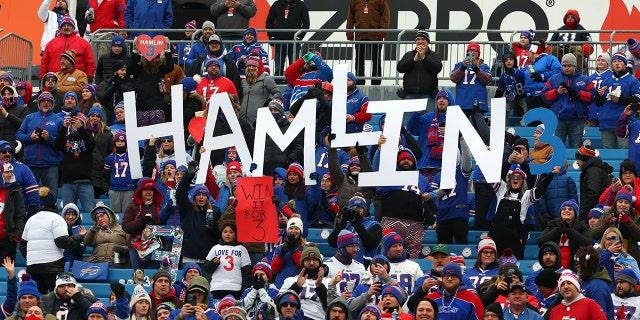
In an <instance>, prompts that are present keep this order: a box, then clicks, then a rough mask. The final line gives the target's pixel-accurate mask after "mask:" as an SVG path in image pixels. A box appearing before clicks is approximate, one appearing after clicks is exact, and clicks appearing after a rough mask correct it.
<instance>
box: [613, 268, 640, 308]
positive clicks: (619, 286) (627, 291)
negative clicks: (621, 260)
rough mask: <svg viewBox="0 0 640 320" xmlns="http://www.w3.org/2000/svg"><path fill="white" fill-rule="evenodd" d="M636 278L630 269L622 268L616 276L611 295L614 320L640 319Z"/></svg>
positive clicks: (639, 299) (639, 300) (639, 297)
mask: <svg viewBox="0 0 640 320" xmlns="http://www.w3.org/2000/svg"><path fill="white" fill-rule="evenodd" d="M637 285H638V277H637V276H636V273H635V272H633V270H632V269H629V268H623V269H622V270H620V271H618V273H617V274H616V290H615V291H613V293H612V294H611V300H613V308H614V310H615V316H616V319H631V320H638V319H640V294H639V293H640V292H638V290H636V286H637Z"/></svg>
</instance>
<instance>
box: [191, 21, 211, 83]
mask: <svg viewBox="0 0 640 320" xmlns="http://www.w3.org/2000/svg"><path fill="white" fill-rule="evenodd" d="M200 33H202V36H200V38H197V39H196V42H195V43H194V44H193V46H191V50H189V54H188V55H187V63H186V66H185V71H186V70H187V69H188V68H189V67H190V66H191V64H193V62H194V61H196V59H198V58H199V57H200V56H202V55H205V54H207V43H208V42H209V38H210V37H211V36H212V35H213V34H214V33H216V26H215V24H213V22H211V21H208V20H207V21H205V22H204V23H203V24H202V29H201V30H200Z"/></svg>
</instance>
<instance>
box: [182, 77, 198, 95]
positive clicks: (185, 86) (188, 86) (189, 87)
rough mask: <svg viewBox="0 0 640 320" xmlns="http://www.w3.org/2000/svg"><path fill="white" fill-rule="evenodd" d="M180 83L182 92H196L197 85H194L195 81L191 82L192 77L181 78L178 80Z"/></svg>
mask: <svg viewBox="0 0 640 320" xmlns="http://www.w3.org/2000/svg"><path fill="white" fill-rule="evenodd" d="M180 83H181V84H182V90H184V91H186V92H187V93H191V92H194V91H196V88H197V87H198V83H196V81H195V80H193V78H192V77H185V78H182V80H180Z"/></svg>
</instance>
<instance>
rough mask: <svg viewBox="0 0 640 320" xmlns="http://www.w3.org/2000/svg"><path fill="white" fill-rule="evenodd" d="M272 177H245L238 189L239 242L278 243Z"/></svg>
mask: <svg viewBox="0 0 640 320" xmlns="http://www.w3.org/2000/svg"><path fill="white" fill-rule="evenodd" d="M272 196H273V178H272V177H268V176H267V177H244V178H241V179H238V186H237V187H236V199H237V200H238V206H237V207H236V224H237V226H238V242H267V243H276V242H277V241H278V215H277V214H276V208H275V205H274V204H273V201H272V199H271V198H272Z"/></svg>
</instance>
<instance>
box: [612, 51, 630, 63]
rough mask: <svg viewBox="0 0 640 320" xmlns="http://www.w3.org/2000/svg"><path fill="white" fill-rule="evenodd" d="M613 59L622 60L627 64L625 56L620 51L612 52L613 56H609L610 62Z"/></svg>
mask: <svg viewBox="0 0 640 320" xmlns="http://www.w3.org/2000/svg"><path fill="white" fill-rule="evenodd" d="M615 60H620V61H622V63H624V64H627V56H626V54H625V53H624V52H622V51H618V52H616V53H614V54H613V57H611V62H613V61H615Z"/></svg>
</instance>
